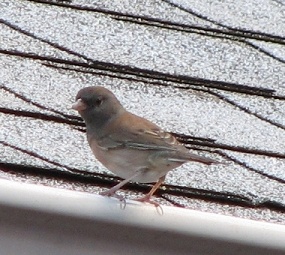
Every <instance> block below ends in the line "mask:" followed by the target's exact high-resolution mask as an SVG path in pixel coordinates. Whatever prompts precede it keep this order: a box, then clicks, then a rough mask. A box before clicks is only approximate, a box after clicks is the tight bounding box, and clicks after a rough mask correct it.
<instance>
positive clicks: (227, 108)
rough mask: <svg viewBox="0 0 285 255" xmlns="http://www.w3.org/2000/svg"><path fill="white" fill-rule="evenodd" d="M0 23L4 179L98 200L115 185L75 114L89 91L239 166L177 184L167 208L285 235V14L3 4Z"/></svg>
mask: <svg viewBox="0 0 285 255" xmlns="http://www.w3.org/2000/svg"><path fill="white" fill-rule="evenodd" d="M0 17H1V18H0V35H1V36H0V58H1V60H0V95H1V102H0V119H1V129H0V153H1V155H2V157H1V165H0V169H1V176H2V178H8V179H12V180H15V181H20V182H29V183H37V184H44V185H48V186H55V187H60V188H67V189H76V190H84V191H86V192H97V191H98V190H101V188H102V187H107V186H110V185H112V184H114V181H116V178H113V176H112V175H111V174H110V173H109V172H108V171H107V170H106V169H105V168H103V167H102V166H101V165H100V164H99V163H98V162H97V161H96V160H95V159H94V157H93V155H92V153H91V152H90V149H89V147H88V145H87V142H86V138H85V134H84V124H83V122H82V121H81V120H80V118H79V117H78V115H77V113H75V112H74V111H72V110H71V109H70V107H71V104H72V103H73V101H74V97H75V95H76V93H77V91H78V90H79V89H80V88H83V87H85V86H91V85H103V86H105V87H106V88H109V89H111V90H112V91H113V92H114V93H115V94H116V95H117V96H118V98H119V99H120V100H121V101H122V103H123V105H124V106H126V108H128V109H129V110H130V111H132V112H134V113H136V114H139V115H141V116H143V117H146V118H148V119H150V120H152V121H154V122H156V123H157V124H159V125H160V126H162V127H163V128H164V129H166V130H168V131H170V132H173V133H174V134H175V135H177V136H178V137H180V138H181V140H182V141H184V142H185V143H186V144H187V146H188V147H189V148H191V149H192V150H193V151H196V152H197V153H201V154H203V155H208V156H210V157H213V158H216V159H219V160H221V161H223V162H228V164H225V165H216V166H211V167H206V166H203V165H200V164H198V163H197V164H196V163H195V164H194V163H193V164H187V165H185V166H183V167H181V168H179V169H177V170H176V171H173V172H171V173H169V175H168V178H167V180H166V183H167V184H168V186H167V189H166V190H163V189H162V190H161V191H160V192H159V197H160V201H161V203H162V204H173V205H177V206H185V207H186V208H193V209H197V210H203V211H211V212H216V213H222V214H227V215H236V216H240V217H246V218H252V219H260V220H264V221H271V222H279V223H282V224H284V222H285V216H284V213H283V212H284V211H285V171H284V169H285V160H284V159H285V132H284V129H285V118H284V116H285V107H284V106H285V104H284V101H285V65H284V62H285V59H284V54H282V53H284V49H285V48H284V44H285V35H284V31H285V27H284V26H285V25H284V24H285V23H284V22H282V21H284V17H285V7H284V2H283V1H266V0H263V1H256V0H247V1H236V2H232V1H220V2H216V1H215V2H213V1H203V4H201V1H194V0H193V1H127V0H126V1H101V2H100V3H98V2H97V1H96V2H95V1H79V0H78V1H72V2H71V1H8V0H2V1H1V3H0ZM82 128H83V129H82ZM179 134H181V135H179ZM201 150H202V151H201ZM128 188H129V191H125V192H126V193H127V195H128V196H130V197H134V196H137V193H138V192H139V191H144V192H145V190H146V188H148V187H146V185H137V184H133V185H130V186H128ZM255 206H256V207H255Z"/></svg>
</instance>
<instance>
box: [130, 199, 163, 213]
mask: <svg viewBox="0 0 285 255" xmlns="http://www.w3.org/2000/svg"><path fill="white" fill-rule="evenodd" d="M150 198H151V196H149V195H146V196H143V197H140V198H136V199H134V200H135V201H138V202H142V203H149V204H151V205H154V206H155V208H156V210H157V211H158V213H159V214H161V215H162V214H163V209H162V207H161V205H160V204H159V203H158V202H155V201H152V200H150Z"/></svg>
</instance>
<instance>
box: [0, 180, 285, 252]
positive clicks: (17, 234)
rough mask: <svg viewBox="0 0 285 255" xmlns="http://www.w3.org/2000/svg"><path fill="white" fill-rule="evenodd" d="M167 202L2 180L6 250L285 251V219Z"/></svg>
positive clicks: (0, 245)
mask: <svg viewBox="0 0 285 255" xmlns="http://www.w3.org/2000/svg"><path fill="white" fill-rule="evenodd" d="M162 208H163V214H159V212H158V211H157V210H156V209H155V207H154V206H152V205H144V204H140V203H137V202H132V201H127V205H126V208H125V209H121V205H120V203H119V202H118V201H117V200H116V199H110V198H105V197H101V196H98V195H92V194H87V193H83V192H76V191H68V190H62V189H56V188H50V187H44V186H40V185H31V184H23V183H18V182H12V181H8V180H0V253H1V254H29V255H33V254H39V253H38V251H39V249H40V250H41V252H40V254H41V255H43V254H57V255H58V254H84V255H85V254H128V252H127V251H126V250H128V248H127V247H128V246H130V249H131V247H132V248H135V249H136V251H135V253H136V254H144V253H146V252H147V254H160V253H161V254H174V253H173V252H174V250H175V254H232V255H234V254H285V226H284V225H278V224H271V223H264V222H257V221H252V220H246V219H240V218H235V217H229V216H222V215H217V214H212V213H203V212H198V211H192V210H189V209H181V208H175V207H167V206H163V207H162ZM39 233H41V235H39ZM99 233H100V234H99ZM23 238H24V241H23ZM59 240H62V242H59ZM13 243H14V246H13ZM43 244H44V245H43ZM119 247H120V248H119ZM95 251H97V253H96V252H95ZM190 251H191V252H190ZM72 252H74V253H72ZM257 252H258V253H257ZM263 252H264V253H263ZM130 254H131V253H130Z"/></svg>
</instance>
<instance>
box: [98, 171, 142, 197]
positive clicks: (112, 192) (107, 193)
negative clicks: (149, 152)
mask: <svg viewBox="0 0 285 255" xmlns="http://www.w3.org/2000/svg"><path fill="white" fill-rule="evenodd" d="M140 174H141V173H140V172H136V173H135V174H134V175H132V176H131V177H129V178H128V179H125V180H123V181H121V182H120V183H118V184H117V185H115V186H114V187H112V188H111V189H108V190H106V191H102V192H100V195H102V196H108V197H115V198H118V199H119V200H120V201H124V200H125V199H124V197H123V196H120V195H117V194H116V191H117V190H119V189H120V188H121V187H123V186H124V185H125V184H127V183H128V182H129V181H131V180H132V179H134V178H135V177H137V176H138V175H140Z"/></svg>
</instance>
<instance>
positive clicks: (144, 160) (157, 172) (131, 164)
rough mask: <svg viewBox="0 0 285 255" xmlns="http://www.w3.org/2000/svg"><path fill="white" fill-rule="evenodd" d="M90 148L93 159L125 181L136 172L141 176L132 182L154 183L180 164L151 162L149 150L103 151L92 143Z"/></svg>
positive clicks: (164, 161)
mask: <svg viewBox="0 0 285 255" xmlns="http://www.w3.org/2000/svg"><path fill="white" fill-rule="evenodd" d="M90 147H91V149H92V151H93V154H94V155H95V157H96V158H97V159H98V160H99V161H100V162H101V163H102V164H103V165H104V166H105V167H106V168H108V169H109V170H110V171H111V172H113V173H114V174H116V175H117V176H119V177H121V178H123V179H127V178H130V177H131V176H132V175H134V174H135V173H136V172H137V171H141V175H139V176H137V177H136V178H134V179H133V180H132V181H134V182H142V183H149V182H156V181H157V180H158V179H159V178H160V177H162V176H164V175H166V174H167V172H168V171H170V170H172V169H173V168H176V167H178V166H179V165H181V164H173V163H171V164H169V163H168V162H167V163H166V160H165V159H163V160H159V161H160V162H152V161H151V160H150V158H151V157H150V154H152V153H153V151H151V150H136V149H130V148H118V149H110V150H104V149H103V148H101V147H99V146H98V145H97V144H96V143H95V142H93V141H92V143H91V144H90Z"/></svg>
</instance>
